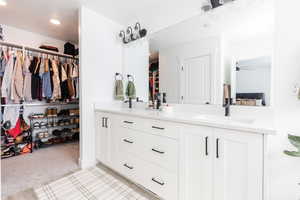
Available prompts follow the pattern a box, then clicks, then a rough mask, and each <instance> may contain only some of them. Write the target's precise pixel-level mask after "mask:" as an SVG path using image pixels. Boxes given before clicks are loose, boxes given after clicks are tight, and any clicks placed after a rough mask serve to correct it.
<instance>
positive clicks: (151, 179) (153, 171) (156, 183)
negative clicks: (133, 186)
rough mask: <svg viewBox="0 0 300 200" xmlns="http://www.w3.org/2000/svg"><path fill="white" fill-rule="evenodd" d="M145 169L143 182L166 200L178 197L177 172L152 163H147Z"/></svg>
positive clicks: (175, 199)
mask: <svg viewBox="0 0 300 200" xmlns="http://www.w3.org/2000/svg"><path fill="white" fill-rule="evenodd" d="M144 170H145V172H144V176H143V182H144V185H145V187H146V188H147V189H149V190H151V191H152V192H154V193H155V194H157V195H158V196H160V197H162V198H163V199H165V200H177V199H178V180H177V176H176V174H175V173H170V172H169V171H168V170H165V169H162V168H160V167H158V166H155V165H152V164H147V165H146V166H145V167H144Z"/></svg>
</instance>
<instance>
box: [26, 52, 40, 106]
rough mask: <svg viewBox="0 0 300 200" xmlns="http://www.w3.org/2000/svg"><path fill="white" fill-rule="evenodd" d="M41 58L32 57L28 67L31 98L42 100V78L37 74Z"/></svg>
mask: <svg viewBox="0 0 300 200" xmlns="http://www.w3.org/2000/svg"><path fill="white" fill-rule="evenodd" d="M40 64H41V59H40V58H38V57H34V59H33V62H32V65H31V66H30V67H29V68H30V69H31V70H30V71H31V73H32V76H31V96H32V99H36V100H39V101H42V99H43V97H42V79H41V77H40V75H39V68H40Z"/></svg>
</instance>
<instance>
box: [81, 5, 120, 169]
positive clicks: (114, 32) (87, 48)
mask: <svg viewBox="0 0 300 200" xmlns="http://www.w3.org/2000/svg"><path fill="white" fill-rule="evenodd" d="M121 29H122V27H121V26H120V25H119V24H116V23H115V22H113V21H111V20H109V19H107V18H105V17H103V16H101V15H99V14H97V13H95V12H94V11H91V10H90V9H88V8H86V7H81V10H80V75H81V92H80V94H81V96H80V100H81V102H80V109H81V126H80V127H81V130H80V133H81V136H80V144H81V146H80V162H81V166H82V167H83V168H85V167H88V166H91V165H93V164H95V123H94V119H95V118H94V107H93V103H95V102H108V101H112V100H113V88H114V75H115V73H116V72H121V71H122V43H121V42H120V41H119V40H118V33H119V31H120V30H121Z"/></svg>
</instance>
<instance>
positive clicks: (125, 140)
mask: <svg viewBox="0 0 300 200" xmlns="http://www.w3.org/2000/svg"><path fill="white" fill-rule="evenodd" d="M123 141H124V142H127V143H129V144H132V143H133V141H130V140H127V139H124V140H123Z"/></svg>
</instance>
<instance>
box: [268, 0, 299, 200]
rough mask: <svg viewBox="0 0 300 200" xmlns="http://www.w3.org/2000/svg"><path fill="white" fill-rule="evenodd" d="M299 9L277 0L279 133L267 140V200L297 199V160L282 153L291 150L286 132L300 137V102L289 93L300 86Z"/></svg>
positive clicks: (276, 47)
mask: <svg viewBox="0 0 300 200" xmlns="http://www.w3.org/2000/svg"><path fill="white" fill-rule="evenodd" d="M299 7H300V2H299V1H293V0H287V1H276V32H275V33H276V35H275V81H274V83H275V95H276V97H275V109H276V117H277V124H278V129H279V134H278V135H277V136H275V137H271V138H270V140H269V150H270V155H269V158H270V159H271V163H270V177H271V178H270V198H269V199H270V200H283V199H286V200H299V199H300V185H298V183H300V158H293V157H288V156H286V155H284V154H283V153H282V151H283V150H286V149H291V150H292V149H294V148H293V146H292V145H291V144H289V142H288V140H287V133H288V132H289V131H291V132H294V133H295V134H298V135H300V124H299V119H300V101H299V100H298V99H297V98H296V95H295V94H293V92H292V91H293V86H294V84H295V83H300V56H299V55H300V37H299V35H300V27H299V26H297V19H299V18H300V12H299Z"/></svg>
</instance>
